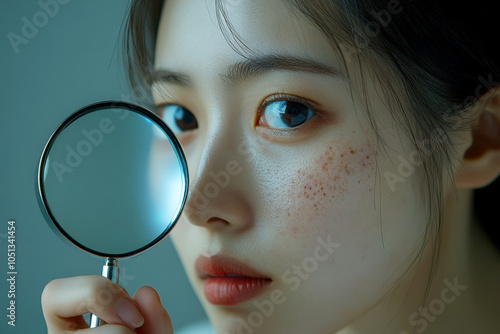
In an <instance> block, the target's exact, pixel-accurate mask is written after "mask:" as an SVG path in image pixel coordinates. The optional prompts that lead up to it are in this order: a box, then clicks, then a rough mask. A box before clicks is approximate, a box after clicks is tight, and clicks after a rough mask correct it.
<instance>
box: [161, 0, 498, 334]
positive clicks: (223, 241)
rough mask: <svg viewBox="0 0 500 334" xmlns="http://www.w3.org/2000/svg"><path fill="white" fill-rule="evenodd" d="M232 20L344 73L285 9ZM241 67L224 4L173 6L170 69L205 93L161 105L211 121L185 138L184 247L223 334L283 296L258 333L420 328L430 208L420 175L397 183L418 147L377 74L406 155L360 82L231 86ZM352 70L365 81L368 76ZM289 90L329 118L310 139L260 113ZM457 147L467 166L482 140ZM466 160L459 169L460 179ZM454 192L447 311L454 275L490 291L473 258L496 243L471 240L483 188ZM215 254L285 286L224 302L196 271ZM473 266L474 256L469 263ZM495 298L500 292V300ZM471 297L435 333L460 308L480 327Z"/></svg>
mask: <svg viewBox="0 0 500 334" xmlns="http://www.w3.org/2000/svg"><path fill="white" fill-rule="evenodd" d="M228 12H229V16H230V20H231V22H232V24H233V25H234V27H235V28H236V30H237V31H238V33H239V34H240V35H241V36H242V38H243V39H244V40H245V41H246V42H247V43H248V45H250V46H251V47H252V48H253V49H256V50H258V51H259V52H261V53H263V54H269V53H278V54H288V55H294V56H301V57H307V58H312V59H315V60H317V61H319V62H322V63H325V64H328V65H330V66H332V67H335V68H341V66H340V65H341V62H340V60H339V59H337V58H336V57H335V54H334V53H333V52H332V50H331V48H330V47H329V42H328V40H327V39H326V38H325V37H324V36H323V35H322V34H321V32H320V31H318V30H317V29H316V28H315V27H314V26H312V25H311V24H310V23H309V22H307V21H306V20H305V19H303V18H302V17H299V16H297V15H295V14H293V13H291V12H290V11H289V10H288V9H287V8H286V7H285V6H284V5H283V4H282V3H281V2H280V1H263V0H258V1H251V2H247V1H241V2H234V1H232V2H231V3H230V6H229V7H228ZM186 13H189V15H186ZM255 13H258V15H255ZM276 13H280V15H276ZM241 60H244V58H243V57H241V56H240V55H238V54H237V53H236V52H235V51H234V50H233V49H231V47H230V45H229V44H228V43H227V41H226V40H225V39H224V37H223V34H222V33H221V30H220V27H219V26H218V24H217V20H216V13H215V9H214V6H213V3H212V2H211V1H201V0H196V1H180V0H173V1H167V2H166V5H165V8H164V10H163V13H162V18H161V23H160V27H159V35H158V42H157V46H156V68H157V69H159V70H161V69H169V70H173V71H176V72H183V73H185V74H187V75H189V76H190V77H191V79H192V87H183V86H181V85H178V84H173V83H158V84H157V86H156V88H157V89H156V91H155V100H156V102H157V104H159V105H161V104H163V103H175V104H179V105H182V106H183V107H185V108H187V109H188V110H190V111H191V112H192V113H193V114H194V115H195V117H196V119H197V122H198V128H197V129H195V130H192V131H188V132H185V133H179V134H178V136H179V138H180V140H181V142H182V143H183V145H184V149H185V153H186V156H187V159H188V164H189V168H190V180H191V184H190V187H191V188H190V197H189V198H188V201H187V203H186V207H185V209H184V212H183V215H182V217H181V220H180V222H179V223H178V225H177V226H176V228H175V229H174V231H173V232H172V234H171V235H172V237H173V241H174V244H175V246H176V248H177V250H178V252H179V254H180V257H181V259H182V261H183V263H184V266H185V269H186V271H187V273H188V276H189V279H190V281H191V283H192V285H193V287H194V289H195V292H196V293H197V294H198V296H199V297H200V300H201V302H202V304H203V306H204V307H205V309H206V311H207V314H208V316H209V317H210V320H211V321H212V323H213V324H214V326H215V328H216V330H217V331H218V332H219V333H238V327H239V326H241V323H242V322H246V323H251V320H249V316H250V315H251V314H252V312H254V311H258V307H257V305H256V304H259V303H260V304H261V303H263V302H264V301H265V300H271V298H272V293H273V291H278V290H279V291H281V292H282V293H283V296H284V297H283V298H282V300H283V299H284V302H282V303H280V304H279V305H277V304H275V305H274V310H273V312H272V316H270V317H269V318H265V319H264V321H262V323H259V325H255V326H251V327H252V330H254V332H255V333H325V334H327V333H335V332H338V331H341V330H342V329H343V332H342V333H368V332H370V333H379V332H382V331H383V330H385V329H387V330H388V332H396V333H399V332H400V331H410V328H411V327H412V326H411V325H410V324H409V321H408V318H409V316H410V315H411V314H412V313H413V312H415V311H416V310H417V309H418V307H419V305H420V303H421V302H422V299H421V297H422V296H423V293H424V290H425V285H426V283H427V280H426V278H427V274H428V272H429V269H430V263H431V262H430V261H431V256H432V252H431V247H430V246H429V247H426V248H425V249H424V252H423V257H422V260H421V262H420V267H419V268H418V269H417V268H415V267H411V268H410V261H411V260H412V259H413V258H414V257H415V255H416V254H417V252H419V251H420V250H421V246H422V243H423V238H424V233H425V229H426V226H427V218H426V217H427V214H428V208H427V207H426V206H425V205H424V203H425V202H424V201H423V194H422V193H421V191H420V189H421V188H420V186H419V182H421V181H420V176H419V173H418V172H415V173H411V175H409V176H408V177H406V178H405V180H404V182H402V183H398V184H397V186H396V187H395V190H394V191H393V189H391V188H390V187H389V185H388V183H387V182H386V180H385V179H384V178H383V177H382V175H383V173H384V172H386V171H391V172H397V168H398V165H399V160H398V157H399V156H402V157H408V156H409V154H410V152H411V151H412V145H411V141H410V140H409V139H408V138H406V137H405V136H404V135H402V132H401V130H400V129H399V128H398V127H397V125H396V124H395V122H394V120H393V118H392V116H391V115H390V113H389V111H388V110H387V108H386V107H385V105H384V103H383V102H384V101H383V99H382V98H381V97H380V96H379V95H378V93H377V90H376V88H375V85H374V83H373V81H372V80H371V79H370V78H369V75H367V74H366V73H365V74H364V75H365V76H367V77H368V79H367V83H368V86H367V93H368V96H369V98H370V101H371V103H372V110H371V111H370V112H371V113H372V114H373V115H376V119H377V122H378V123H379V124H383V127H381V135H382V136H383V137H384V138H385V139H386V141H387V143H388V147H389V148H390V149H385V150H384V149H382V148H381V147H380V146H378V145H376V144H375V143H376V140H375V137H374V133H373V130H372V128H371V127H370V125H369V122H368V119H367V118H366V115H365V114H364V111H363V108H362V105H363V101H362V100H360V99H359V98H357V97H356V98H355V99H354V100H353V99H352V98H351V92H350V90H349V83H348V81H347V79H346V76H345V74H340V75H339V76H329V75H324V74H317V73H307V72H294V71H286V70H280V71H273V72H269V73H266V74H263V75H259V76H257V77H253V78H251V79H248V80H245V81H241V82H239V83H237V84H234V85H227V84H225V83H224V81H223V80H221V75H222V74H224V73H225V72H226V69H227V67H228V66H229V65H230V64H232V63H234V62H237V61H241ZM351 70H352V71H351V73H350V75H351V80H352V82H353V83H354V85H356V84H358V83H359V82H360V73H357V72H356V69H355V68H353V69H351ZM277 92H280V93H282V94H288V95H294V96H300V97H302V98H304V99H307V100H310V101H314V102H315V104H317V105H318V112H317V114H316V115H315V116H314V117H313V118H311V119H310V120H308V121H307V122H306V123H304V124H303V125H301V126H300V127H299V128H297V129H296V130H275V129H271V128H269V127H266V126H265V122H260V121H259V117H260V115H259V112H258V110H257V106H258V105H259V103H260V102H261V101H263V100H264V99H265V98H266V97H268V96H271V95H273V94H276V93H277ZM268 121H269V120H268ZM457 135H458V136H460V138H461V139H462V141H461V144H460V145H457V146H456V149H457V152H458V155H459V156H463V153H464V152H465V151H466V149H467V148H468V147H469V146H470V145H471V143H472V137H471V135H470V134H467V133H463V134H457ZM234 161H236V162H237V166H238V169H237V170H238V172H237V173H236V172H235V173H234V174H235V175H231V177H230V180H229V183H228V184H227V185H225V186H223V187H222V186H221V187H219V189H218V191H217V195H215V196H205V199H206V200H203V201H202V200H201V199H200V194H205V195H206V194H207V189H208V188H206V187H207V185H208V184H209V183H210V182H213V177H212V176H211V175H214V174H217V173H220V172H221V171H227V169H228V167H227V166H228V163H230V162H234ZM459 163H460V161H458V160H457V161H456V162H454V164H455V166H456V169H458V165H459ZM417 168H418V167H417ZM497 175H498V173H497ZM465 178H467V176H466V175H465ZM444 182H446V185H445V189H446V191H445V193H446V200H445V211H446V212H450V214H449V215H447V217H446V221H445V222H444V225H445V227H446V228H445V233H444V235H443V238H444V243H443V255H442V256H444V258H443V257H442V258H441V260H440V261H443V262H444V263H445V265H443V266H442V267H440V268H441V269H440V271H439V272H438V273H437V275H436V282H437V286H436V287H435V288H434V289H433V290H431V292H430V298H431V300H432V298H433V297H435V296H439V294H440V292H441V291H442V289H443V284H442V282H443V280H444V279H448V280H449V281H453V279H454V278H455V277H458V281H459V282H460V283H462V284H467V285H468V286H475V285H474V279H473V277H471V276H470V275H469V271H470V268H469V261H471V262H472V261H474V259H475V257H474V256H472V255H470V254H469V253H468V250H469V248H468V247H469V245H470V244H474V243H475V242H483V240H484V236H481V235H479V234H477V235H479V237H477V240H478V241H473V242H471V243H469V242H468V241H466V238H465V235H466V234H467V230H468V228H467V226H468V223H469V221H470V219H469V213H470V210H471V209H470V206H469V205H468V204H465V205H460V206H459V205H457V198H460V200H463V201H464V203H469V202H470V191H469V190H460V191H459V192H458V193H456V194H455V193H453V192H451V191H450V190H451V185H450V182H449V180H448V181H444ZM452 222H453V225H452V226H453V228H450V226H451V225H450V224H452ZM478 233H479V232H478ZM471 235H472V234H471ZM474 235H476V234H474ZM318 238H321V239H322V240H327V238H330V240H331V241H332V242H335V243H337V244H338V247H336V248H335V250H334V251H333V254H330V255H329V256H327V258H326V259H324V257H325V256H324V257H323V260H321V261H317V262H318V263H317V267H315V268H314V270H310V272H307V271H306V270H304V267H305V266H306V265H305V263H306V262H307V261H309V260H307V259H308V258H311V257H313V256H314V254H315V250H316V248H317V247H318V245H320V244H321V243H320V242H319V241H318ZM474 240H476V239H474ZM464 245H467V247H465V246H464ZM215 253H222V254H225V255H231V256H234V257H236V258H238V259H240V260H242V261H243V262H246V263H247V264H249V265H250V266H252V267H254V268H256V269H257V270H259V271H260V272H262V273H264V274H265V275H266V276H268V277H270V278H272V279H273V283H272V285H271V287H270V288H269V289H268V290H266V292H265V293H264V294H262V295H260V296H258V297H257V298H255V299H253V300H251V301H248V302H245V303H241V304H238V305H235V306H216V305H212V304H210V303H209V302H208V300H207V299H206V298H205V296H204V294H203V283H202V280H201V279H200V278H199V277H198V276H197V274H196V271H195V267H194V263H195V260H196V258H197V257H198V256H199V255H202V254H205V255H212V254H215ZM457 254H462V255H463V256H464V257H463V259H466V260H464V261H459V262H458V261H457V259H456V258H455V257H456V255H457ZM488 254H490V253H488ZM323 255H324V254H323ZM483 258H484V257H483ZM486 263H488V262H486ZM485 267H487V264H485V265H484V266H481V268H485ZM495 268H496V269H494V270H498V265H496V266H495ZM408 270H409V271H408ZM482 270H485V269H482ZM404 273H409V274H410V275H408V276H402V274H404ZM413 278H415V281H413ZM412 282H413V284H410V283H412ZM488 288H491V287H490V286H489V285H488ZM471 290H472V289H469V291H471ZM490 291H493V293H496V294H498V288H497V289H496V290H490ZM471 294H472V293H470V294H469V295H468V296H467V295H466V294H465V293H464V296H462V297H461V298H460V300H458V301H457V302H456V303H455V304H453V305H452V306H449V308H448V310H447V313H446V316H442V317H440V318H437V319H434V320H433V321H432V326H434V328H440V327H439V326H444V328H450V327H447V326H449V325H450V323H451V322H450V319H451V320H455V322H456V317H453V316H457V314H456V313H455V312H459V310H460V312H468V313H467V314H469V315H471V317H474V316H475V315H476V314H477V312H473V311H471V310H469V309H468V308H467V306H466V305H470V304H469V302H470V301H471V300H472V299H474V298H473V297H471ZM483 305H487V304H485V303H483ZM391 320H392V321H391ZM428 325H429V328H426V332H427V333H434V331H433V330H432V328H431V327H430V325H431V321H428ZM455 326H457V328H463V327H459V326H460V325H455ZM484 326H486V327H485V328H488V327H487V326H488V325H487V324H485V325H484ZM422 327H423V325H422ZM437 332H438V331H436V333H437Z"/></svg>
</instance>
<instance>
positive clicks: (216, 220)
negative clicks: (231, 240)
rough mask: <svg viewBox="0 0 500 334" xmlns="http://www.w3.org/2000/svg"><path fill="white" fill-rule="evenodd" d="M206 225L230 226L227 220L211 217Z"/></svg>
mask: <svg viewBox="0 0 500 334" xmlns="http://www.w3.org/2000/svg"><path fill="white" fill-rule="evenodd" d="M207 224H221V225H230V224H229V222H228V221H227V220H224V219H222V218H218V217H212V218H210V219H209V220H207Z"/></svg>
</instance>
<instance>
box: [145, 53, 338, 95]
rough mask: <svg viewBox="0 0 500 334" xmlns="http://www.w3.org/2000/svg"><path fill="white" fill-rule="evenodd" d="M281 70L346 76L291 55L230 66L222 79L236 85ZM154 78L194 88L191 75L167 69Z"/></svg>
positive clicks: (267, 56) (258, 59)
mask: <svg viewBox="0 0 500 334" xmlns="http://www.w3.org/2000/svg"><path fill="white" fill-rule="evenodd" d="M279 70H286V71H294V72H308V73H314V74H324V75H331V76H336V77H343V76H344V75H343V73H342V71H340V70H339V69H337V68H335V67H333V66H330V65H326V64H323V63H321V62H318V61H316V60H313V59H307V58H300V57H295V56H289V55H265V56H259V57H251V58H248V59H246V60H244V61H241V62H237V63H234V64H232V65H230V66H229V67H228V69H227V72H226V73H225V74H221V75H220V78H221V80H222V81H224V82H225V83H226V84H227V85H236V84H238V83H240V82H242V81H244V80H248V79H250V78H254V77H257V76H259V75H263V74H265V73H268V72H272V71H279ZM154 78H155V79H154V82H155V83H158V82H164V83H171V84H175V85H179V86H183V87H193V80H192V79H191V77H190V76H189V75H187V74H185V73H180V72H176V71H172V70H169V69H165V68H163V69H159V70H156V71H154Z"/></svg>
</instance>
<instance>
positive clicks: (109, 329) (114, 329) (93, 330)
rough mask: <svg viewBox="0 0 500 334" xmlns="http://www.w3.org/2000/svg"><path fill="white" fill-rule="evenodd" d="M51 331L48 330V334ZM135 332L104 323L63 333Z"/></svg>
mask: <svg viewBox="0 0 500 334" xmlns="http://www.w3.org/2000/svg"><path fill="white" fill-rule="evenodd" d="M50 333H51V332H49V334H50ZM73 333H74V334H136V332H134V331H133V330H132V329H130V328H128V327H126V326H123V325H115V324H106V325H102V326H99V327H96V328H87V329H82V330H78V332H75V331H65V332H64V334H73Z"/></svg>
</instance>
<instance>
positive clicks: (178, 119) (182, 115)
mask: <svg viewBox="0 0 500 334" xmlns="http://www.w3.org/2000/svg"><path fill="white" fill-rule="evenodd" d="M174 118H175V124H176V125H177V126H178V127H179V129H181V130H191V129H195V128H197V127H198V123H197V122H196V118H195V117H194V115H193V114H192V113H190V112H189V111H187V110H186V109H184V108H181V107H178V108H177V109H176V110H175V114H174Z"/></svg>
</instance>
